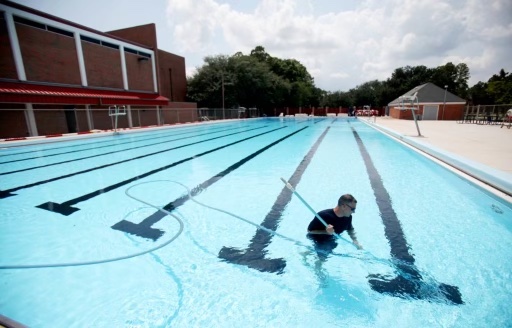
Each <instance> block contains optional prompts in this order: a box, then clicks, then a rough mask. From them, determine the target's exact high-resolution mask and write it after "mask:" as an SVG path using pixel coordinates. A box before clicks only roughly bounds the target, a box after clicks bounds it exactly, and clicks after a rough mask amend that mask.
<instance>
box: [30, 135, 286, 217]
mask: <svg viewBox="0 0 512 328" xmlns="http://www.w3.org/2000/svg"><path fill="white" fill-rule="evenodd" d="M284 128H286V127H279V128H277V129H274V130H270V131H266V132H263V133H260V134H256V135H254V136H251V137H248V138H245V139H241V140H237V141H235V142H232V143H229V144H226V145H224V146H220V147H217V148H213V149H210V150H208V151H205V152H202V153H199V154H196V155H194V156H190V157H187V158H184V159H182V160H179V161H177V162H174V163H172V164H169V165H165V166H162V167H160V168H158V169H154V170H151V171H148V172H146V173H144V174H141V175H138V176H136V177H133V178H130V179H127V180H124V181H121V182H118V183H116V184H113V185H110V186H108V187H105V188H103V189H99V190H96V191H93V192H90V193H88V194H86V195H82V196H80V197H77V198H74V199H70V200H68V201H66V202H63V203H60V204H59V203H54V202H46V203H43V204H41V205H38V206H36V207H38V208H41V209H45V210H48V211H52V212H56V213H60V214H62V215H66V216H68V215H70V214H72V213H74V212H76V211H78V210H80V209H79V208H76V207H73V206H72V205H76V204H78V203H81V202H84V201H86V200H89V199H91V198H94V197H96V196H99V195H101V194H104V193H106V192H109V191H111V190H114V189H117V188H119V187H122V186H124V185H127V184H129V183H131V182H134V181H137V180H139V179H142V178H145V177H148V176H150V175H152V174H155V173H158V172H161V171H164V170H167V169H169V168H171V167H173V166H176V165H179V164H182V163H185V162H188V161H191V160H193V159H195V158H198V157H201V156H204V155H206V154H210V153H213V152H215V151H217V150H220V149H223V148H226V147H230V146H233V145H236V144H238V143H241V142H244V141H246V140H249V139H253V138H256V137H259V136H262V135H265V134H268V133H271V132H274V131H277V130H281V129H284Z"/></svg>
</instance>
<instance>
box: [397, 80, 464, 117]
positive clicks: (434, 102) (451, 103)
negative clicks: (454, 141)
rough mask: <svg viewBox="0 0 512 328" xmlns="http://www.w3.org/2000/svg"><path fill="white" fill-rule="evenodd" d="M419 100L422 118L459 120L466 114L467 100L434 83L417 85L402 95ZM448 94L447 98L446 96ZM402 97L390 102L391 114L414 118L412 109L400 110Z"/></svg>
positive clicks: (419, 111)
mask: <svg viewBox="0 0 512 328" xmlns="http://www.w3.org/2000/svg"><path fill="white" fill-rule="evenodd" d="M414 94H416V97H417V100H418V110H417V111H416V113H417V114H419V115H420V117H421V119H422V120H458V119H461V118H462V117H463V115H464V106H465V105H466V100H464V99H462V98H460V97H458V96H456V95H454V94H453V93H451V92H450V91H447V90H445V89H443V88H440V87H438V86H437V85H435V84H433V83H425V84H422V85H420V86H417V87H415V88H413V89H411V90H409V91H408V92H406V93H405V94H403V95H402V96H413V95H414ZM445 96H446V98H445ZM402 103H403V102H402V98H401V97H398V98H397V99H395V100H393V101H392V102H390V103H389V104H388V106H389V116H391V117H394V118H398V119H405V120H412V119H413V117H412V112H411V110H410V109H409V110H400V107H401V104H402Z"/></svg>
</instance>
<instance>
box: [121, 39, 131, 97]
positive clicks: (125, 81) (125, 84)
mask: <svg viewBox="0 0 512 328" xmlns="http://www.w3.org/2000/svg"><path fill="white" fill-rule="evenodd" d="M119 54H120V55H121V71H122V73H123V88H124V89H125V90H129V87H128V74H126V58H125V57H124V46H123V45H119Z"/></svg>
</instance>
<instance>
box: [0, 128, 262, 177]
mask: <svg viewBox="0 0 512 328" xmlns="http://www.w3.org/2000/svg"><path fill="white" fill-rule="evenodd" d="M265 127H267V126H266V125H265V126H261V127H257V128H253V129H246V130H244V131H239V132H234V133H231V134H226V135H223V136H218V137H214V138H211V139H205V140H201V141H200V142H205V141H210V140H214V139H219V138H223V137H226V136H230V135H233V134H238V133H243V132H247V131H252V130H256V129H263V128H265ZM235 129H240V128H231V129H225V130H222V131H215V132H207V133H202V134H196V135H193V136H187V137H180V138H176V139H167V140H165V141H159V142H155V143H152V144H147V145H141V146H135V147H129V148H124V149H120V150H114V151H109V152H106V153H102V154H96V155H90V156H86V157H79V158H73V159H70V160H66V161H62V162H55V163H50V164H45V165H40V166H32V167H28V168H24V169H19V170H15V171H9V172H1V173H0V176H1V175H8V174H13V173H19V172H24V171H30V170H35V169H40V168H45V167H49V166H54V165H60V164H66V163H71V162H76V161H82V160H85V159H90V158H95V157H101V156H107V155H112V154H116V153H122V152H125V151H129V150H135V149H141V148H147V147H153V146H156V145H161V144H167V143H171V142H174V141H179V140H185V139H191V138H195V137H200V136H205V135H210V134H214V133H219V132H225V131H229V130H235ZM187 133H192V132H187ZM169 137H173V136H167V137H158V138H157V139H162V138H169ZM146 140H149V139H145V140H136V141H133V142H128V143H131V144H134V143H137V142H141V141H146ZM120 144H122V143H120ZM120 144H117V145H108V146H101V147H96V148H87V149H84V150H74V151H70V152H66V153H60V154H52V155H45V156H40V157H33V158H41V157H48V156H54V155H63V154H70V153H74V152H80V151H85V150H91V149H99V148H105V147H114V146H118V145H120ZM165 151H168V149H164V150H162V151H158V152H154V153H152V154H159V153H161V152H165ZM152 154H149V155H152ZM8 163H12V162H8ZM0 164H3V163H0Z"/></svg>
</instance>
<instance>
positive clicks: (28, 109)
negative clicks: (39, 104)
mask: <svg viewBox="0 0 512 328" xmlns="http://www.w3.org/2000/svg"><path fill="white" fill-rule="evenodd" d="M24 112H25V120H26V122H27V128H28V133H29V134H30V136H31V137H35V136H37V135H38V132H37V124H36V117H35V115H34V108H33V107H32V104H25V111H24Z"/></svg>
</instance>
